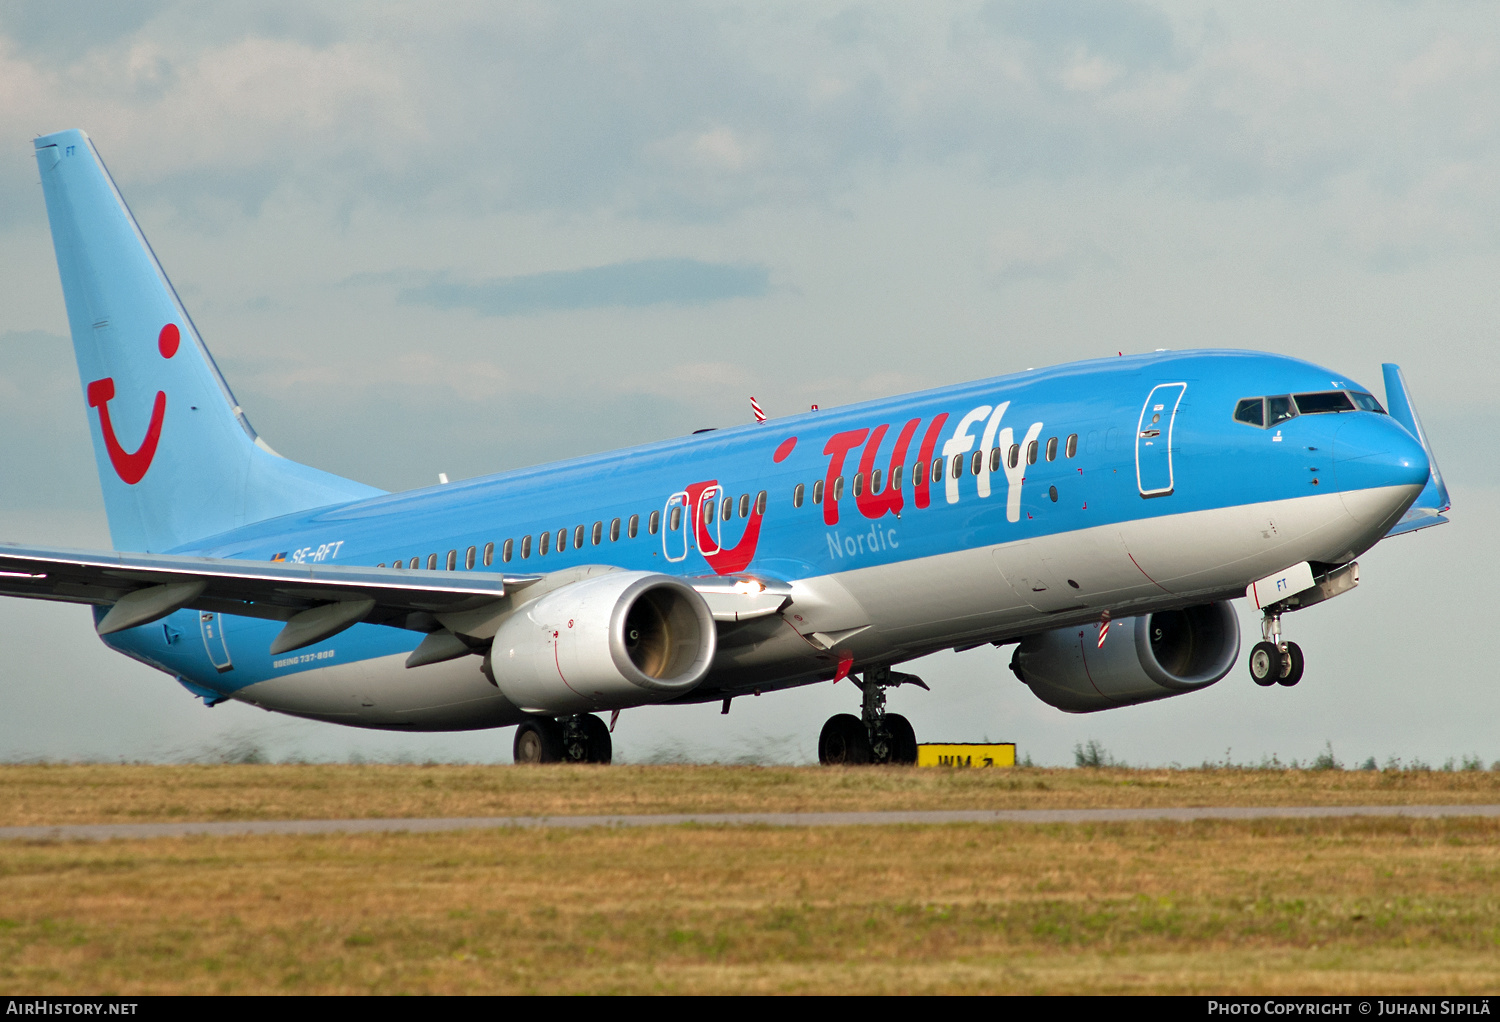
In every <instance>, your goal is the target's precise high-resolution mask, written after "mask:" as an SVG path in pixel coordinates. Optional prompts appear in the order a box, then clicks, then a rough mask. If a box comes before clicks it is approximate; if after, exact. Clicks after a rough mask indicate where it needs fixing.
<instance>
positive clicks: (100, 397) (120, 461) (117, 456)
mask: <svg viewBox="0 0 1500 1022" xmlns="http://www.w3.org/2000/svg"><path fill="white" fill-rule="evenodd" d="M181 342H182V334H181V332H180V331H179V330H178V329H177V324H175V323H168V324H167V325H166V326H164V327H162V328H161V333H160V334H158V335H157V337H156V350H157V351H159V352H161V357H162V358H171V357H172V356H173V355H175V354H177V346H178V345H179V344H180V343H181ZM114 396H115V381H114V377H112V376H106V377H105V378H104V379H102V380H95V381H94V382H92V383H90V384H89V385H88V401H89V407H90V408H97V409H99V428H100V430H102V431H103V433H104V447H105V449H106V450H108V451H109V463H110V464H111V465H113V466H114V467H115V473H116V474H117V475H118V476H119V477H120V478H121V479H123V480H124V481H125V482H126V483H127V484H129V485H131V486H134V485H135V484H136V483H138V482H140V481H141V479H142V478H143V477H144V476H145V474H146V470H147V469H149V468H150V467H151V461H152V459H153V458H155V457H156V445H157V443H159V442H160V441H161V424H162V420H163V419H164V418H165V417H166V414H167V395H166V394H165V393H164V392H162V391H160V390H158V391H157V392H156V402H155V404H154V405H152V407H151V422H150V423H149V424H148V425H147V426H146V437H145V439H144V440H142V441H141V445H140V446H139V447H137V448H136V449H135V450H134V451H127V450H126V449H125V448H124V447H123V446H121V444H120V440H119V438H118V437H116V436H115V427H114V424H113V423H112V422H110V421H109V402H110V401H112V400H114Z"/></svg>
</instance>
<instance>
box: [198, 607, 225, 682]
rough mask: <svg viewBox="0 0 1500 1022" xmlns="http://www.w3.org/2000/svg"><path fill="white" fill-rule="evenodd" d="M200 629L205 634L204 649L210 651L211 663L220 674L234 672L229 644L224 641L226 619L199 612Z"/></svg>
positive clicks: (206, 612)
mask: <svg viewBox="0 0 1500 1022" xmlns="http://www.w3.org/2000/svg"><path fill="white" fill-rule="evenodd" d="M198 629H199V631H201V632H202V633H203V648H204V649H206V650H208V659H209V662H210V663H212V664H213V665H214V667H216V668H217V669H218V671H219V673H220V674H223V673H224V672H225V671H232V670H234V661H232V660H230V659H229V643H228V642H226V641H225V640H224V619H223V618H222V617H220V616H219V615H218V614H212V613H209V612H208V611H206V610H204V611H199V613H198Z"/></svg>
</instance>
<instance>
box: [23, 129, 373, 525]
mask: <svg viewBox="0 0 1500 1022" xmlns="http://www.w3.org/2000/svg"><path fill="white" fill-rule="evenodd" d="M36 157H37V164H38V166H39V167H40V169H41V173H42V190H43V192H45V193H46V197H47V218H48V220H49V221H50V223H51V225H52V245H53V248H54V249H55V251H56V253H57V269H58V273H59V274H60V275H61V276H62V288H63V298H64V299H65V301H66V303H67V307H68V324H69V326H70V327H71V329H72V333H73V352H74V355H75V356H76V357H77V360H78V372H79V374H80V375H81V376H82V378H83V384H84V396H85V398H86V399H87V402H88V416H89V430H90V432H91V434H92V435H93V438H94V457H95V459H96V461H97V463H98V467H99V482H100V485H101V486H102V487H103V489H104V509H105V511H106V513H107V514H108V516H109V531H110V536H111V538H112V539H113V541H114V545H115V547H116V549H120V550H140V551H161V550H170V549H172V548H174V547H177V546H180V545H182V544H184V543H187V542H190V541H192V540H195V539H201V538H204V537H207V536H212V535H216V534H218V533H220V532H225V531H227V530H229V529H232V528H235V527H236V526H239V525H244V524H246V523H248V522H255V521H260V520H262V519H265V518H274V517H276V516H277V515H283V514H290V513H291V512H293V511H301V510H306V509H308V508H313V507H322V506H325V505H328V504H336V503H341V502H344V501H348V500H355V499H359V498H362V497H368V496H374V495H376V494H378V493H380V492H382V491H380V490H376V489H374V488H373V487H369V486H365V485H363V484H362V483H356V482H352V481H350V480H348V479H341V478H339V477H338V476H335V475H330V474H329V473H327V472H322V471H319V470H318V469H315V468H309V467H308V466H306V465H299V464H297V463H296V462H294V461H288V460H287V459H285V458H282V457H281V456H280V455H278V454H276V453H275V452H274V451H272V450H271V449H270V448H269V447H267V446H266V444H265V443H264V441H262V440H261V439H260V438H259V437H257V436H256V435H255V431H254V430H253V429H251V428H250V423H249V421H248V420H247V419H246V418H245V416H244V413H243V412H241V410H240V407H239V405H238V403H237V402H236V401H235V399H234V395H233V394H232V393H231V392H230V390H229V386H228V385H227V384H226V383H225V382H224V378H223V377H222V376H221V375H220V374H219V369H218V367H217V366H216V365H214V360H213V356H211V355H210V354H209V353H208V349H207V348H206V347H204V344H203V341H202V339H201V338H200V337H199V336H198V331H197V328H196V327H194V326H193V321H192V320H191V319H190V318H189V317H188V314H187V311H186V310H185V309H184V308H183V307H182V302H181V301H180V300H179V299H178V297H177V292H176V291H175V290H174V289H173V287H172V283H171V281H169V280H168V279H167V275H166V274H165V273H164V272H162V268H161V266H160V265H159V264H158V263H157V261H156V254H155V253H154V252H152V251H151V246H150V244H148V243H147V241H146V237H145V235H144V234H142V233H141V229H140V227H138V226H137V225H136V222H135V217H134V216H132V215H131V213H130V208H129V207H128V206H126V205H125V200H124V199H123V198H122V197H121V196H120V192H119V190H118V189H117V188H116V187H115V183H114V180H113V179H112V178H111V177H110V176H109V171H108V170H106V169H105V167H104V162H103V161H102V160H101V159H100V158H99V154H98V152H97V151H96V150H95V149H94V145H93V143H92V142H91V141H90V140H89V137H88V136H87V135H85V134H84V133H83V132H81V131H60V132H57V133H56V134H53V135H46V136H43V137H42V138H38V139H37V140H36Z"/></svg>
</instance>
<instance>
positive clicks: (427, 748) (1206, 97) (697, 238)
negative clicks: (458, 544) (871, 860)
mask: <svg viewBox="0 0 1500 1022" xmlns="http://www.w3.org/2000/svg"><path fill="white" fill-rule="evenodd" d="M372 12H373V13H372ZM70 127H79V128H83V129H84V130H86V131H88V132H89V134H90V135H91V136H92V137H93V139H94V141H95V144H96V145H97V147H98V149H99V151H100V153H101V154H102V155H103V157H104V159H105V160H106V162H107V163H108V165H109V167H110V170H111V171H112V173H113V174H114V177H115V179H116V181H117V182H118V184H119V185H120V187H121V189H122V190H123V191H124V193H125V195H126V196H127V198H128V199H129V201H130V202H131V204H132V206H133V208H134V210H135V212H136V215H137V218H138V219H139V221H140V223H141V226H142V228H143V229H144V230H145V232H146V233H147V235H148V237H149V238H150V239H151V241H152V243H153V245H154V246H155V248H156V251H157V253H158V254H159V256H160V257H161V260H162V262H163V264H164V265H165V267H166V269H167V272H168V273H169V274H170V275H171V276H172V278H173V280H174V282H175V284H176V286H177V289H178V291H179V292H180V293H181V294H182V297H183V300H184V301H185V302H186V303H187V305H188V306H189V308H190V310H191V311H192V314H193V316H194V319H195V320H196V322H197V324H198V326H199V327H200V329H201V331H202V333H203V336H204V338H205V340H206V341H207V343H208V344H209V345H210V347H211V348H212V349H213V351H214V354H215V356H216V357H217V359H218V361H219V363H220V365H221V366H222V368H223V370H224V372H225V374H226V376H227V377H228V378H229V381H230V383H231V385H232V386H233V387H234V388H235V390H236V392H237V394H238V396H239V398H240V401H241V403H242V404H243V405H244V407H245V408H246V410H247V412H248V414H249V416H250V418H251V420H252V421H253V422H254V423H255V425H256V427H257V428H258V429H259V431H260V432H261V433H262V434H263V435H264V436H265V437H266V438H267V440H268V441H269V442H270V443H271V445H272V446H273V447H275V448H276V449H277V450H279V451H281V452H282V453H284V454H286V455H288V456H289V457H293V458H296V459H298V460H301V461H306V462H309V463H311V464H314V465H317V466H319V467H322V468H326V469H329V470H331V471H334V472H338V473H340V474H343V475H347V476H351V477H354V478H357V479H360V480H363V481H365V482H368V483H371V484H374V485H377V486H381V487H384V488H386V489H392V490H396V489H405V488H409V487H414V486H422V485H428V484H431V483H433V482H435V481H436V478H437V473H438V472H446V473H448V475H449V476H450V477H453V478H460V477H465V476H474V475H480V474H484V473H488V472H493V471H498V470H501V469H507V468H513V467H518V466H522V465H530V464H535V463H538V462H544V461H548V460H551V459H554V458H562V457H568V456H573V455H578V454H584V453H588V452H594V451H600V450H606V449H610V448H613V447H616V446H621V445H624V444H629V443H636V442H643V441H648V440H653V439H658V438H663V437H670V436H677V435H681V434H684V433H687V432H690V431H691V430H693V429H695V428H699V427H702V426H711V425H727V424H731V423H738V422H743V421H747V420H748V419H749V418H750V409H749V400H748V399H749V395H751V394H754V395H755V396H756V397H757V398H759V399H760V401H761V403H762V405H763V406H764V407H765V408H766V409H767V411H768V412H769V413H770V414H771V415H773V416H775V415H777V414H788V413H791V412H794V411H798V410H802V409H805V408H806V407H807V405H808V404H810V403H813V402H816V403H819V404H821V405H823V406H825V407H827V406H830V405H837V404H841V403H847V402H850V401H856V400H862V399H865V398H869V397H876V396H883V395H888V394H894V393H900V392H903V391H906V390H912V389H918V388H922V387H929V386H937V385H942V384H948V383H954V382H958V381H962V380H967V379H973V378H976V377H981V376H990V375H995V374H998V373H1003V372H1008V371H1012V370H1020V369H1025V368H1027V367H1029V366H1037V365H1045V364H1050V363H1055V362H1064V361H1069V360H1073V359H1080V358H1089V357H1095V356H1099V355H1105V354H1112V353H1114V352H1116V351H1127V352H1129V351H1141V350H1150V349H1153V348H1162V347H1167V348H1189V347H1204V346H1215V347H1243V348H1256V349H1262V350H1267V351H1277V352H1284V353H1289V354H1295V355H1299V356H1302V357H1306V358H1310V359H1312V360H1314V361H1318V362H1321V363H1324V364H1327V365H1329V366H1332V367H1336V368H1338V369H1339V370H1341V371H1343V372H1347V373H1349V374H1351V375H1353V376H1354V377H1355V378H1356V379H1359V380H1363V381H1365V382H1366V383H1367V385H1369V386H1371V387H1372V389H1375V390H1376V391H1377V392H1378V391H1379V386H1380V369H1379V366H1380V363H1381V362H1384V361H1395V362H1399V363H1401V364H1402V365H1403V366H1404V368H1405V370H1406V373H1407V377H1408V380H1409V381H1410V383H1411V385H1412V388H1413V390H1414V392H1415V395H1416V398H1417V403H1418V407H1419V409H1420V411H1421V413H1422V414H1423V417H1424V419H1425V421H1426V424H1427V426H1428V429H1429V432H1430V434H1431V436H1432V439H1433V441H1434V443H1435V445H1436V447H1437V452H1438V455H1439V458H1440V460H1441V462H1442V464H1443V467H1444V470H1445V472H1446V474H1447V477H1448V480H1449V485H1450V488H1451V490H1452V495H1453V499H1454V503H1455V505H1456V509H1455V512H1454V516H1453V517H1454V522H1453V524H1451V525H1448V526H1444V527H1442V528H1439V529H1433V530H1429V531H1426V532H1423V533H1420V534H1418V535H1415V536H1410V537H1405V538H1401V539H1397V540H1393V541H1390V542H1388V543H1385V544H1382V545H1381V546H1379V547H1377V548H1376V549H1374V550H1372V551H1371V552H1370V553H1368V554H1367V555H1366V556H1365V557H1364V558H1362V559H1361V563H1362V566H1363V573H1362V574H1363V578H1364V584H1363V585H1362V586H1361V587H1360V588H1359V590H1357V591H1356V592H1354V593H1352V594H1350V595H1348V596H1346V597H1343V598H1340V599H1339V600H1336V601H1334V602H1333V603H1330V604H1326V605H1323V606H1321V607H1318V608H1316V609H1312V610H1309V611H1308V612H1306V613H1305V614H1298V615H1294V616H1293V617H1291V618H1289V619H1288V623H1287V627H1288V632H1289V636H1290V637H1291V638H1294V639H1296V640H1297V641H1298V642H1299V643H1301V644H1302V646H1303V647H1304V649H1305V650H1306V652H1307V655H1308V660H1309V667H1308V674H1307V678H1306V680H1305V681H1304V682H1303V683H1302V685H1300V686H1299V687H1298V688H1296V689H1294V690H1282V689H1279V688H1278V689H1276V690H1273V691H1265V690H1262V689H1259V688H1257V687H1255V686H1254V685H1253V684H1252V683H1251V681H1250V679H1249V678H1248V677H1247V676H1246V673H1245V671H1244V670H1243V667H1242V666H1240V667H1236V669H1235V671H1234V672H1233V673H1232V674H1231V675H1230V676H1229V677H1228V678H1226V679H1225V680H1224V681H1222V682H1221V683H1220V684H1218V685H1217V686H1215V687H1214V688H1212V689H1210V690H1208V691H1206V692H1202V693H1198V694H1193V695H1189V696H1186V697H1183V698H1178V699H1172V700H1168V701H1165V702H1162V703H1157V704H1154V705H1150V706H1144V707H1134V708H1128V709H1123V710H1117V711H1112V712H1109V713H1105V714H1096V715H1090V716H1084V717H1077V716H1070V715H1067V714H1062V713H1060V712H1058V711H1055V710H1053V709H1051V708H1050V707H1047V706H1045V705H1043V704H1041V703H1039V702H1037V701H1036V700H1035V699H1034V698H1033V697H1032V696H1031V695H1030V693H1029V692H1028V691H1027V690H1026V689H1025V688H1024V687H1023V686H1021V685H1020V684H1019V683H1018V682H1017V681H1016V680H1015V679H1014V677H1013V676H1012V675H1011V674H1010V672H1009V671H1008V670H1007V669H1006V667H1005V665H1006V663H1007V662H1008V657H1009V652H1008V651H1006V652H997V651H990V650H986V651H974V652H970V653H964V654H953V653H946V654H942V655H938V656H934V657H929V658H927V659H926V660H924V661H920V662H918V663H917V664H916V665H915V666H914V667H913V668H912V669H914V670H915V671H916V672H917V673H920V674H922V675H923V676H924V677H925V678H926V679H927V680H928V682H929V684H931V685H932V689H933V691H932V692H931V693H922V692H912V691H910V690H905V689H903V690H900V691H898V692H897V693H895V694H894V695H893V697H892V706H893V708H894V709H898V710H900V711H901V712H904V713H906V714H908V715H909V716H910V717H911V718H912V719H913V721H914V722H915V724H916V726H917V731H918V735H919V737H921V738H923V739H946V740H970V739H978V738H983V737H989V738H991V739H996V740H1000V739H1005V740H1014V741H1017V742H1018V743H1019V745H1020V748H1021V752H1022V754H1023V755H1025V754H1027V753H1029V754H1030V755H1031V756H1032V757H1033V758H1034V759H1035V760H1036V761H1037V762H1039V763H1056V764H1061V763H1069V762H1071V760H1072V750H1073V747H1074V746H1075V744H1077V743H1078V742H1081V741H1086V740H1088V739H1091V738H1092V739H1098V740H1099V741H1101V742H1102V743H1103V744H1104V745H1105V746H1106V747H1107V748H1108V749H1109V750H1110V751H1111V752H1112V753H1114V754H1115V755H1116V756H1118V757H1119V758H1121V759H1123V760H1125V761H1127V762H1131V763H1170V762H1174V761H1175V762H1180V763H1185V764H1196V763H1199V762H1202V761H1203V760H1205V759H1210V758H1212V759H1223V758H1224V756H1225V755H1226V750H1228V755H1229V756H1230V757H1231V758H1232V759H1233V760H1235V761H1238V762H1244V761H1251V762H1255V761H1259V760H1260V759H1262V758H1263V757H1267V756H1271V755H1276V756H1279V757H1280V758H1281V759H1282V760H1289V759H1293V758H1297V759H1301V760H1304V761H1306V760H1308V759H1310V758H1312V757H1313V756H1315V755H1317V754H1318V753H1319V752H1321V751H1323V749H1324V748H1325V743H1331V744H1332V747H1333V749H1334V752H1335V754H1336V755H1338V756H1339V758H1341V759H1343V760H1344V761H1345V762H1346V763H1356V762H1360V761H1363V760H1364V759H1365V758H1366V757H1370V756H1373V757H1375V758H1376V759H1377V760H1378V761H1380V762H1384V761H1386V760H1387V759H1388V758H1390V757H1399V758H1400V759H1402V760H1403V761H1407V762H1410V761H1411V760H1412V759H1417V758H1419V759H1423V760H1426V761H1428V762H1431V763H1433V764H1434V765H1439V764H1441V763H1442V762H1443V761H1444V760H1446V759H1448V758H1449V757H1461V756H1463V755H1478V756H1480V757H1482V758H1483V759H1484V761H1485V762H1486V763H1488V762H1490V761H1491V760H1495V759H1500V735H1497V732H1496V728H1495V726H1494V722H1495V721H1496V720H1497V719H1500V679H1497V676H1496V671H1495V668H1494V660H1493V657H1492V656H1491V653H1490V646H1491V636H1492V634H1493V631H1494V625H1493V622H1492V620H1491V612H1492V610H1493V608H1494V607H1495V606H1496V604H1497V600H1496V596H1497V585H1496V582H1495V570H1496V567H1497V562H1500V558H1497V552H1500V541H1497V539H1496V533H1497V530H1500V458H1497V456H1496V454H1495V445H1494V440H1493V437H1494V435H1495V433H1496V430H1497V428H1500V400H1497V397H1496V393H1495V391H1496V386H1497V383H1500V379H1497V377H1500V373H1497V371H1496V368H1495V365H1496V360H1495V356H1494V352H1495V348H1496V339H1497V327H1500V289H1497V286H1496V285H1497V282H1500V9H1497V8H1495V7H1494V6H1493V5H1487V4H1479V3H1473V4H1465V3H1443V4H1425V3H1407V2H1402V3H1371V2H1363V3H1358V4H1355V3H1347V4H1339V3H1317V4H1306V5H1297V4H1277V5H1250V4H1212V3H1209V4H1205V3H1192V4H1145V3H1140V4H1137V3H1126V2H1121V3H1105V2H1098V0H1077V2H1069V3H1058V2H1054V0H992V2H975V3H952V4H946V5H934V4H923V5H916V4H909V3H891V4H843V3H815V2H798V3H787V4H774V3H767V2H756V3H752V4H745V5H737V4H729V3H723V4H688V3H676V4H650V3H631V4H619V3H604V4H597V3H584V2H568V3H553V4H527V3H512V4H506V5H492V4H477V3H476V4H464V3H449V4H443V5H434V4H410V5H402V4H384V5H379V6H378V7H372V6H370V5H364V4H321V5H318V4H313V5H309V4H307V3H305V2H288V3H278V2H266V3H256V2H253V0H246V2H241V3H238V4H235V5H231V6H227V7H226V6H222V5H214V6H209V7H204V6H202V5H197V4H186V3H182V4H178V3H170V2H162V3H122V2H118V0H116V2H107V3H82V2H80V3H69V2H65V0H50V2H21V0H12V2H8V3H6V4H4V5H3V6H0V270H3V272H0V538H3V539H5V540H10V541H20V542H36V543H48V544H54V545H72V546H94V547H98V546H107V545H108V532H107V529H106V527H105V524H104V516H103V509H102V503H101V501H100V497H99V491H98V484H97V482H96V477H95V474H94V468H93V462H92V457H91V452H90V449H89V441H88V434H87V429H86V424H85V419H84V411H85V407H84V402H83V400H82V394H81V390H80V385H79V382H78V379H77V376H76V373H75V370H74V368H73V362H72V353H71V348H70V344H69V341H68V339H67V322H66V317H65V314H64V309H63V303H62V296H61V291H60V288H59V285H58V282H57V274H56V266H55V263H54V262H53V257H52V246H51V241H50V236H49V234H48V230H47V223H46V215H45V210H44V207H43V202H42V194H41V189H40V186H39V184H38V180H37V171H36V166H35V163H34V161H33V157H32V146H31V139H32V137H34V136H35V135H38V134H42V133H45V132H49V131H54V130H58V129H61V128H70ZM1242 620H1243V622H1244V623H1245V624H1246V625H1247V626H1249V629H1250V631H1251V632H1254V631H1255V630H1256V626H1255V624H1254V619H1253V617H1252V616H1250V615H1249V614H1243V615H1242ZM855 705H856V704H855V693H854V691H853V690H852V689H850V688H848V687H847V686H844V685H839V686H826V685H825V686H817V687H815V688H811V689H806V690H803V691H800V692H795V693H788V694H782V695H779V696H775V697H765V698H763V699H760V700H741V701H740V702H739V703H738V704H737V705H736V706H735V708H734V712H733V713H732V714H731V715H730V716H728V717H721V716H719V715H718V713H717V707H716V706H713V707H697V708H681V709H654V710H635V711H629V712H627V713H625V714H624V715H623V716H622V718H621V722H620V726H619V729H618V731H617V734H616V741H617V749H618V751H619V754H620V756H621V758H625V759H633V760H637V761H639V760H643V759H649V758H652V757H657V758H661V757H671V756H686V757H691V758H701V759H714V758H717V759H725V760H734V759H740V758H761V759H768V760H776V761H806V760H808V759H810V758H814V757H815V751H816V739H817V732H818V728H819V727H820V726H821V724H822V721H823V719H824V718H825V717H826V716H827V715H828V714H830V713H833V712H839V711H844V710H852V709H854V707H855ZM510 740H511V736H510V732H509V731H505V732H497V733H478V734H469V735H440V736H408V735H383V734H376V733H368V732H360V731H351V730H345V729H341V728H338V727H335V726H333V725H319V724H311V723H307V722H300V721H293V720H289V719H283V718H277V717H272V716H270V715H268V714H265V713H263V712H261V711H259V710H252V709H248V708H245V707H243V706H238V705H224V706H220V707H217V708H215V709H212V710H206V709H204V708H203V707H202V705H201V704H200V703H198V702H197V700H195V699H193V698H192V697H191V696H189V695H188V694H187V693H186V692H184V691H183V690H181V689H180V688H179V687H178V686H177V685H176V684H175V682H173V681H171V680H170V679H168V678H166V677H165V676H162V675H159V674H157V673H155V672H153V671H152V670H150V669H148V668H144V667H141V666H139V665H136V664H134V663H132V662H130V661H126V660H124V659H123V658H120V657H118V656H116V655H114V654H112V653H110V652H109V651H107V650H105V649H104V648H103V647H102V646H101V645H100V644H99V643H98V641H97V640H96V639H95V638H94V636H93V634H92V630H91V629H90V627H89V621H88V614H87V612H86V611H85V610H83V609H80V608H76V607H51V606H46V605H38V604H30V603H27V602H25V601H11V602H7V603H5V604H4V605H3V606H0V759H26V758H36V757H54V758H71V757H87V758H104V759H109V758H120V757H126V758H168V759H170V758H187V757H195V756H198V757H201V756H212V755H215V754H218V753H219V752H221V751H223V750H225V749H229V750H234V749H249V748H259V749H261V750H262V751H263V753H264V754H265V755H268V756H271V757H273V758H285V757H293V756H302V757H307V758H329V757H342V756H348V755H354V754H358V755H363V756H366V757H370V758H390V757H398V758H399V757H408V758H412V759H418V760H420V759H427V758H437V759H447V758H461V759H472V760H491V759H496V760H505V759H508V758H509V750H510Z"/></svg>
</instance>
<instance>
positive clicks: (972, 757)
mask: <svg viewBox="0 0 1500 1022" xmlns="http://www.w3.org/2000/svg"><path fill="white" fill-rule="evenodd" d="M1015 765H1016V743H1015V742H995V743H989V744H982V745H964V744H960V743H958V742H932V743H930V744H927V745H918V746H917V766H919V767H936V766H941V767H1013V766H1015Z"/></svg>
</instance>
